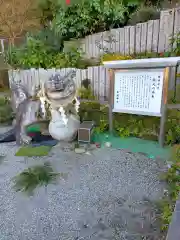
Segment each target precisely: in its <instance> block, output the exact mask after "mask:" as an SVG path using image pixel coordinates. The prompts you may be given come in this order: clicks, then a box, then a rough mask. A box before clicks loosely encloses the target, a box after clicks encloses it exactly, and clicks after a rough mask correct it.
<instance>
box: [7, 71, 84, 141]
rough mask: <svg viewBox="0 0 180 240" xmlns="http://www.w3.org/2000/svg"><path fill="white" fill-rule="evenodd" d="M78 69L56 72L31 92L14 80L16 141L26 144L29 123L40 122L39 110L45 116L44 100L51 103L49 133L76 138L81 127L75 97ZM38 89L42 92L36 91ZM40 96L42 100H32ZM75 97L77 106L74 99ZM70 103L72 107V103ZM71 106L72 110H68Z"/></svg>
mask: <svg viewBox="0 0 180 240" xmlns="http://www.w3.org/2000/svg"><path fill="white" fill-rule="evenodd" d="M74 76H75V72H74V71H70V72H69V73H68V74H67V75H66V76H63V77H62V76H61V75H60V74H55V75H53V76H51V77H50V78H49V79H48V81H46V82H45V83H44V84H43V85H42V86H41V89H40V90H39V89H35V90H34V91H32V93H31V94H30V93H29V92H28V90H27V89H26V87H25V86H23V85H22V84H21V83H18V84H16V83H15V82H13V83H12V84H11V90H12V96H11V100H12V108H13V111H14V112H15V114H16V123H15V128H16V142H17V144H27V143H29V142H30V140H31V139H30V138H29V137H28V136H27V134H26V126H27V125H29V124H32V123H35V122H38V114H37V113H39V112H41V113H42V116H41V117H42V118H45V117H46V116H47V115H46V113H45V112H46V108H45V103H46V102H47V103H48V104H49V105H50V109H51V120H50V124H49V133H50V134H51V136H52V137H53V138H54V139H57V140H62V141H69V140H71V139H73V137H74V136H75V135H76V133H77V130H78V128H79V123H80V121H79V116H78V115H77V112H78V108H79V102H78V100H77V98H76V85H75V83H74V80H73V78H74ZM37 90H39V92H38V91H37ZM36 95H37V96H39V100H32V97H33V96H36ZM74 100H75V106H74V105H73V104H72V102H73V101H74ZM69 106H71V107H69ZM67 109H68V110H71V111H68V112H67ZM40 110H41V111H40Z"/></svg>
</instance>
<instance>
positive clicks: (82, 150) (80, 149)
mask: <svg viewBox="0 0 180 240" xmlns="http://www.w3.org/2000/svg"><path fill="white" fill-rule="evenodd" d="M74 151H75V153H79V154H82V153H85V152H86V150H85V148H75V149H74Z"/></svg>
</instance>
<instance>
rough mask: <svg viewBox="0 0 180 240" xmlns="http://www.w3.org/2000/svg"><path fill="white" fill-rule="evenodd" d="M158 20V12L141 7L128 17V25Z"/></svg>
mask: <svg viewBox="0 0 180 240" xmlns="http://www.w3.org/2000/svg"><path fill="white" fill-rule="evenodd" d="M156 19H160V11H159V10H157V9H156V8H155V7H153V6H141V7H140V8H138V9H137V10H136V12H134V13H133V14H132V15H131V16H130V20H129V21H128V24H129V25H135V24H137V23H144V22H147V21H149V20H156Z"/></svg>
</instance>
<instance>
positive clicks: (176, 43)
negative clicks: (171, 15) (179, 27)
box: [171, 32, 180, 56]
mask: <svg viewBox="0 0 180 240" xmlns="http://www.w3.org/2000/svg"><path fill="white" fill-rule="evenodd" d="M171 44H172V48H173V53H174V54H175V55H176V56H180V32H178V33H177V34H176V35H175V36H174V37H172V38H171Z"/></svg>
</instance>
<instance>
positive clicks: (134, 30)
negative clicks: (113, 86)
mask: <svg viewBox="0 0 180 240" xmlns="http://www.w3.org/2000/svg"><path fill="white" fill-rule="evenodd" d="M178 32H180V8H173V9H168V10H165V11H161V14H160V19H158V20H150V21H148V22H145V23H139V24H137V25H135V26H126V27H124V28H117V29H112V30H111V31H106V32H101V33H97V34H93V35H89V36H87V37H85V38H84V39H81V40H80V44H81V47H82V49H83V51H84V52H85V55H86V56H87V57H88V58H91V57H98V56H99V55H100V54H101V52H102V51H103V50H102V46H103V47H104V49H105V50H106V49H107V50H108V51H109V52H118V53H121V54H122V55H128V54H133V53H140V52H165V51H169V50H171V47H172V46H171V45H170V38H171V37H172V36H175V35H176V34H177V33H178ZM110 37H111V39H112V40H113V41H110V40H109V38H110Z"/></svg>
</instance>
